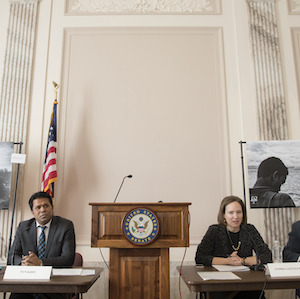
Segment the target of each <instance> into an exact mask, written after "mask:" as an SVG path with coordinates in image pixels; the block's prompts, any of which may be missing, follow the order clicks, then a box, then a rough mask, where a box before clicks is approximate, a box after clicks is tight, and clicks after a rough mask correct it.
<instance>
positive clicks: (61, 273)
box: [52, 268, 96, 276]
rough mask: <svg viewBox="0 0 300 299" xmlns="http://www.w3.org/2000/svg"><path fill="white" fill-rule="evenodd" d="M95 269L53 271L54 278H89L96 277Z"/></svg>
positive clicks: (59, 269)
mask: <svg viewBox="0 0 300 299" xmlns="http://www.w3.org/2000/svg"><path fill="white" fill-rule="evenodd" d="M95 273H96V272H95V269H82V268H55V269H52V275H53V276H76V275H78V276H79V275H80V276H87V275H95Z"/></svg>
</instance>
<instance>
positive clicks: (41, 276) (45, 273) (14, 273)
mask: <svg viewBox="0 0 300 299" xmlns="http://www.w3.org/2000/svg"><path fill="white" fill-rule="evenodd" d="M51 270H52V267H51V266H42V267H41V266H7V267H6V269H5V273H4V276H3V279H14V280H16V279H19V280H49V279H50V276H51Z"/></svg>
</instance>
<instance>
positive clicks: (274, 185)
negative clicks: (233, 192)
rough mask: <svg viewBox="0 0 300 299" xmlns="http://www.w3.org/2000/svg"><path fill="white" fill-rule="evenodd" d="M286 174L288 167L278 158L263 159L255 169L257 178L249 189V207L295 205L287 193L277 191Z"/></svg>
mask: <svg viewBox="0 0 300 299" xmlns="http://www.w3.org/2000/svg"><path fill="white" fill-rule="evenodd" d="M287 175H288V168H287V167H286V166H285V165H284V164H283V162H282V161H281V160H280V159H279V158H276V157H269V158H267V159H265V160H263V161H262V162H261V163H260V165H259V167H258V170H257V180H256V182H255V184H254V186H253V188H251V189H250V207H251V208H279V207H295V204H294V201H293V200H292V198H291V197H290V196H289V195H288V194H286V193H280V192H279V191H280V188H281V186H282V185H283V184H284V183H285V180H286V177H287Z"/></svg>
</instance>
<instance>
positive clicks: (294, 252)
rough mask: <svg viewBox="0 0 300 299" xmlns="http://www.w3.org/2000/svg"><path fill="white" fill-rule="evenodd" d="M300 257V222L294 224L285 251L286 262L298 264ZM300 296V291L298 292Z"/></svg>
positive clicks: (284, 258)
mask: <svg viewBox="0 0 300 299" xmlns="http://www.w3.org/2000/svg"><path fill="white" fill-rule="evenodd" d="M299 256H300V221H297V222H295V223H293V224H292V231H291V232H290V233H289V240H288V242H287V245H286V246H285V247H284V249H283V261H284V262H297V261H298V258H299ZM296 293H297V295H298V296H300V289H297V290H296Z"/></svg>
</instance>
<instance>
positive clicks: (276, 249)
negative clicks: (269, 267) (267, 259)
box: [272, 240, 282, 263]
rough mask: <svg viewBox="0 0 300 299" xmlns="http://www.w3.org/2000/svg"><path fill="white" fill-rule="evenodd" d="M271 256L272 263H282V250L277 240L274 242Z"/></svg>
mask: <svg viewBox="0 0 300 299" xmlns="http://www.w3.org/2000/svg"><path fill="white" fill-rule="evenodd" d="M272 255H273V263H282V249H281V246H280V243H279V241H278V240H275V241H274V244H273V249H272Z"/></svg>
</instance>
